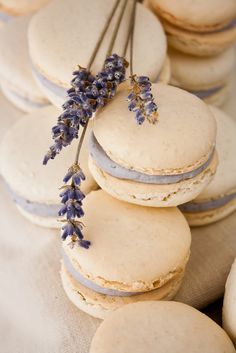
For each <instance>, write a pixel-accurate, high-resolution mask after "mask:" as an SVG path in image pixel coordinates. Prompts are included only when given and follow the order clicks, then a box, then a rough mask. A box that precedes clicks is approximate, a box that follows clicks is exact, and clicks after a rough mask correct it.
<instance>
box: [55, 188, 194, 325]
mask: <svg viewBox="0 0 236 353" xmlns="http://www.w3.org/2000/svg"><path fill="white" fill-rule="evenodd" d="M83 206H84V207H83V208H84V212H85V216H84V217H83V223H84V224H85V227H84V236H85V238H86V239H88V240H90V241H91V246H90V248H89V250H86V249H83V248H81V247H77V246H74V247H73V248H71V247H70V246H69V245H70V239H68V238H69V237H67V239H68V240H67V239H66V240H65V241H64V242H63V243H62V249H63V261H62V270H61V277H62V283H63V287H64V289H65V291H66V293H67V295H68V297H69V298H70V300H71V301H72V302H73V303H74V304H75V305H76V306H77V307H78V308H79V309H81V310H83V311H85V312H87V313H88V314H90V315H92V316H95V317H98V318H104V317H105V316H107V314H108V313H109V312H110V311H112V310H115V309H117V308H119V307H120V306H122V305H124V304H127V303H133V302H137V301H141V300H160V299H171V298H173V296H174V295H175V293H176V292H177V290H178V288H179V286H180V283H181V280H182V277H183V275H184V270H185V266H186V263H187V261H188V258H189V253H190V243H191V233H190V229H189V226H188V224H187V222H186V220H185V218H184V216H183V215H182V214H181V212H180V211H179V210H178V208H177V207H173V208H168V209H158V208H152V209H149V208H147V207H140V206H136V205H132V204H129V203H125V202H122V201H119V200H116V199H114V198H113V197H111V196H110V195H108V194H107V193H105V192H104V191H103V190H98V191H94V192H91V193H89V195H88V196H87V197H86V198H85V200H84V202H83ZM94 210H96V211H94Z"/></svg>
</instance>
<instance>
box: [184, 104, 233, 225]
mask: <svg viewBox="0 0 236 353" xmlns="http://www.w3.org/2000/svg"><path fill="white" fill-rule="evenodd" d="M210 109H211V111H212V113H213V114H214V116H215V119H216V123H217V137H216V149H217V152H218V157H219V165H218V168H217V171H216V174H215V176H214V178H213V180H212V181H211V182H210V184H209V185H208V186H207V187H206V188H205V189H204V190H203V191H202V193H201V194H200V195H198V196H197V198H196V199H195V200H193V201H190V202H188V203H186V204H184V205H181V206H180V209H181V211H183V212H184V214H185V216H186V218H187V220H188V222H189V224H190V225H191V226H200V225H205V224H210V223H213V222H216V221H219V220H221V219H223V218H224V217H226V216H228V215H229V214H230V213H232V212H233V211H234V210H236V158H235V152H236V139H235V136H236V121H234V120H233V119H232V118H231V117H230V116H228V115H227V114H226V113H224V112H223V111H221V110H219V109H217V108H215V107H210Z"/></svg>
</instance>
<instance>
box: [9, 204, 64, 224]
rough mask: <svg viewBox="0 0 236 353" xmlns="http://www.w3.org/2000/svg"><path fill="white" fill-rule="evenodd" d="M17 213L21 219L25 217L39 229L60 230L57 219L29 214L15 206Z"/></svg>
mask: <svg viewBox="0 0 236 353" xmlns="http://www.w3.org/2000/svg"><path fill="white" fill-rule="evenodd" d="M16 207H17V209H18V211H19V212H20V213H21V215H22V216H23V217H25V218H26V219H27V220H28V221H30V222H31V223H34V224H36V225H38V226H40V227H45V228H50V229H59V228H61V223H60V221H59V217H42V216H38V215H35V214H32V213H30V212H27V211H26V210H24V209H23V208H22V207H20V206H19V205H16Z"/></svg>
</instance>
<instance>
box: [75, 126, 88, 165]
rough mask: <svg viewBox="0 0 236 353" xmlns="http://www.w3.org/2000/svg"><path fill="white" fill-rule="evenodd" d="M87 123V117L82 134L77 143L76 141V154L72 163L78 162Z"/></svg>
mask: <svg viewBox="0 0 236 353" xmlns="http://www.w3.org/2000/svg"><path fill="white" fill-rule="evenodd" d="M88 124H89V119H88V120H87V121H86V123H85V125H84V128H83V131H82V134H81V136H80V139H79V143H78V147H77V152H76V156H75V163H74V164H78V162H79V155H80V151H81V147H82V144H83V142H84V137H85V133H86V130H87V127H88Z"/></svg>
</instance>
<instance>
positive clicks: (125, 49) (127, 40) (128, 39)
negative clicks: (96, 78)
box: [122, 0, 136, 57]
mask: <svg viewBox="0 0 236 353" xmlns="http://www.w3.org/2000/svg"><path fill="white" fill-rule="evenodd" d="M135 6H136V3H135V0H133V5H132V10H131V19H130V21H129V28H128V36H127V38H126V43H125V47H124V50H123V53H122V56H123V57H125V56H126V53H127V49H128V45H129V41H130V37H131V31H132V30H133V21H134V15H135Z"/></svg>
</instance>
